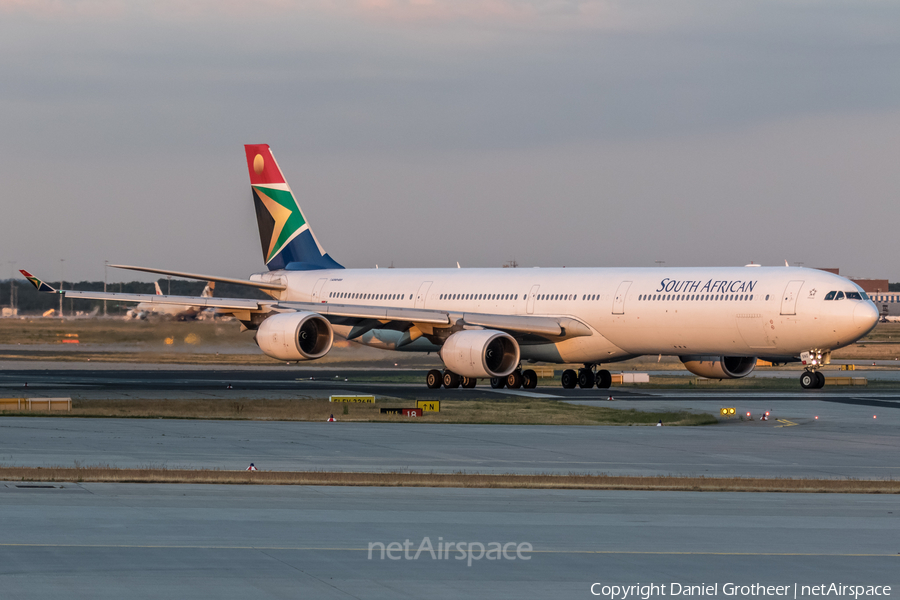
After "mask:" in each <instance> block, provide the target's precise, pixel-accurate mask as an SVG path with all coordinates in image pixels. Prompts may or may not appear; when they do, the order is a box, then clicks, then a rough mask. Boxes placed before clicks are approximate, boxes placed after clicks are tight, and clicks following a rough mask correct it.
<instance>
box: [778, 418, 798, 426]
mask: <svg viewBox="0 0 900 600" xmlns="http://www.w3.org/2000/svg"><path fill="white" fill-rule="evenodd" d="M778 422H779V423H781V425H776V426H775V427H793V426H794V425H796V423H794V422H793V421H788V420H787V419H778Z"/></svg>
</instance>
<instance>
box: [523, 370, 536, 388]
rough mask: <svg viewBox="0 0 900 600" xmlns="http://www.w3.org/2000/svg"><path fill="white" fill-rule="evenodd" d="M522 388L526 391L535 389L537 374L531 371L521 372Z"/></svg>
mask: <svg viewBox="0 0 900 600" xmlns="http://www.w3.org/2000/svg"><path fill="white" fill-rule="evenodd" d="M522 387H523V388H525V389H526V390H533V389H534V388H536V387H537V373H535V372H534V371H532V370H531V369H526V370H525V371H522Z"/></svg>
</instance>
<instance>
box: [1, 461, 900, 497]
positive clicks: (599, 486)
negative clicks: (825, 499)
mask: <svg viewBox="0 0 900 600" xmlns="http://www.w3.org/2000/svg"><path fill="white" fill-rule="evenodd" d="M0 480H4V481H13V482H19V481H22V482H48V483H53V482H90V483H190V484H238V485H330V486H367V487H445V488H498V489H576V490H646V491H670V492H671V491H681V492H782V493H784V492H788V493H841V494H848V493H852V494H898V493H900V481H894V480H864V479H793V478H788V479H782V478H771V479H763V478H744V477H676V476H660V477H641V476H612V475H577V474H568V475H515V474H502V475H491V474H477V473H413V472H402V473H401V472H389V473H356V472H332V471H220V470H200V469H197V470H193V469H159V468H146V469H118V468H113V467H66V468H64V467H43V468H42V467H0Z"/></svg>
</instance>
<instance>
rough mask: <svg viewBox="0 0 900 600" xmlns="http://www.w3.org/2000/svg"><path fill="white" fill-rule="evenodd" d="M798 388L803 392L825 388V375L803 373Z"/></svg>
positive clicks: (814, 372) (809, 372) (820, 373)
mask: <svg viewBox="0 0 900 600" xmlns="http://www.w3.org/2000/svg"><path fill="white" fill-rule="evenodd" d="M800 386H801V387H802V388H803V389H804V390H819V389H822V388H823V387H825V375H824V374H823V373H822V372H821V371H803V375H801V376H800Z"/></svg>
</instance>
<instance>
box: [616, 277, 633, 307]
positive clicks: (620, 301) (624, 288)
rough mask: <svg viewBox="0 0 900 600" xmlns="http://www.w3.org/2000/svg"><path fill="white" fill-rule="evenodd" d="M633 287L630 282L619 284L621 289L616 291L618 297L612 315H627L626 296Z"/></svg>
mask: <svg viewBox="0 0 900 600" xmlns="http://www.w3.org/2000/svg"><path fill="white" fill-rule="evenodd" d="M630 287H631V282H630V281H623V282H622V283H620V284H619V289H617V290H616V297H615V299H614V300H613V309H612V314H614V315H624V314H625V296H626V294H628V288H630Z"/></svg>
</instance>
